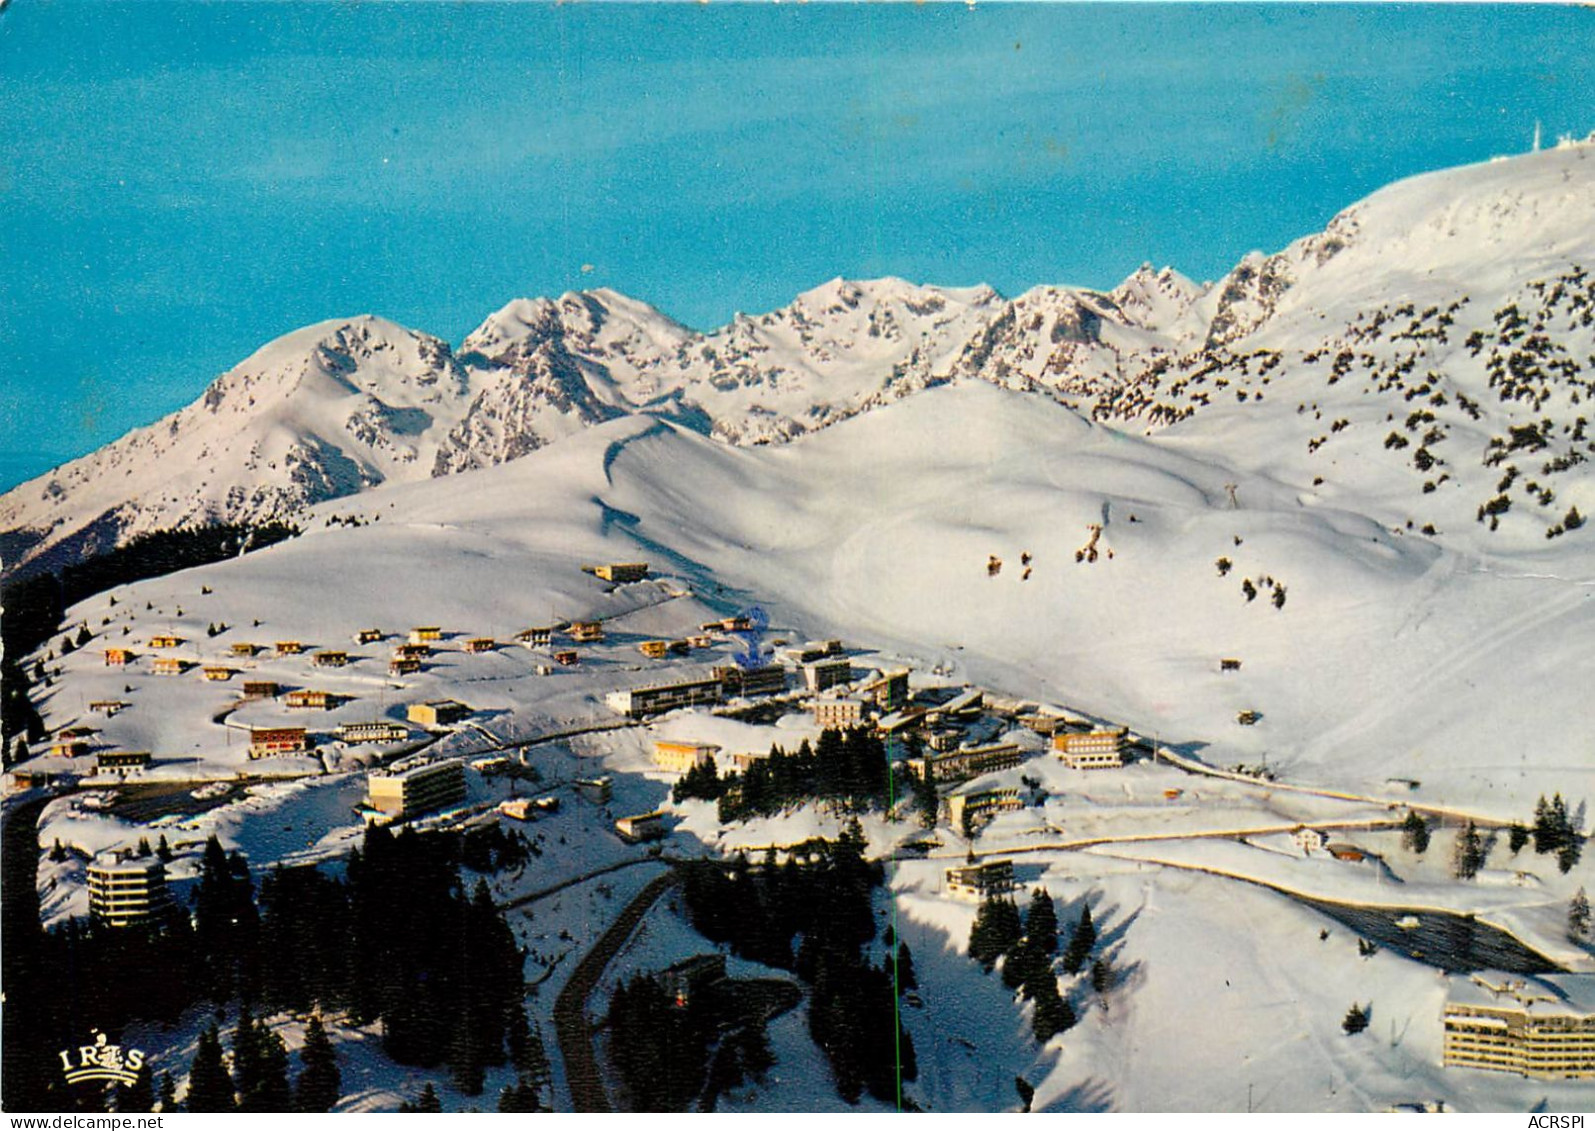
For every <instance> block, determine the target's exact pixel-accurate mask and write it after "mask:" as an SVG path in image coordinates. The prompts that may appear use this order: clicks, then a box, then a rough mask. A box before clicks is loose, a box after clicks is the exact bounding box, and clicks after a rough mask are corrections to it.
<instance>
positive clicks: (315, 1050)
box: [294, 1013, 343, 1112]
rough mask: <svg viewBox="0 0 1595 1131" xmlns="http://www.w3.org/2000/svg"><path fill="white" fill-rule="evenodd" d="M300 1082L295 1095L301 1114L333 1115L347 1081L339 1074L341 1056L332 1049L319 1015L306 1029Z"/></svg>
mask: <svg viewBox="0 0 1595 1131" xmlns="http://www.w3.org/2000/svg"><path fill="white" fill-rule="evenodd" d="M299 1064H300V1071H299V1081H298V1086H297V1088H296V1090H295V1094H294V1109H295V1110H297V1111H307V1112H308V1111H330V1110H332V1105H333V1104H335V1103H337V1102H338V1096H339V1093H340V1091H341V1089H342V1087H343V1077H342V1074H341V1073H340V1072H339V1071H338V1052H337V1050H336V1049H334V1048H333V1047H332V1040H331V1038H329V1037H328V1036H327V1030H326V1028H325V1027H324V1026H323V1025H322V1024H321V1015H320V1014H319V1013H318V1014H316V1015H315V1016H313V1017H311V1018H310V1024H309V1026H307V1027H306V1029H305V1045H304V1047H303V1048H302V1049H300V1050H299Z"/></svg>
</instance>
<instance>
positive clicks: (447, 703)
mask: <svg viewBox="0 0 1595 1131" xmlns="http://www.w3.org/2000/svg"><path fill="white" fill-rule="evenodd" d="M470 713H471V709H470V708H469V707H467V706H466V705H465V704H464V703H457V702H455V701H454V700H453V699H433V700H430V701H428V702H426V703H411V704H410V706H409V707H408V708H407V709H406V711H405V717H406V718H408V719H409V720H410V721H411V722H412V723H418V724H420V725H421V726H424V727H445V726H448V725H449V724H451V723H457V722H459V721H460V720H461V719H463V718H465V717H466V716H467V715H469V714H470Z"/></svg>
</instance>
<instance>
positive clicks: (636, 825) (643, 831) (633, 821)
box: [615, 809, 669, 844]
mask: <svg viewBox="0 0 1595 1131" xmlns="http://www.w3.org/2000/svg"><path fill="white" fill-rule="evenodd" d="M666 816H667V814H666V813H665V811H664V810H663V809H655V810H654V811H653V812H652V813H639V814H637V815H636V816H634V817H622V818H620V820H618V821H616V822H615V832H616V833H617V834H618V835H619V836H620V839H621V840H623V841H626V842H627V843H628V844H637V843H639V842H641V841H645V840H663V839H664V838H665V834H666V833H667V832H668V831H669V830H667V829H666V828H665V817H666Z"/></svg>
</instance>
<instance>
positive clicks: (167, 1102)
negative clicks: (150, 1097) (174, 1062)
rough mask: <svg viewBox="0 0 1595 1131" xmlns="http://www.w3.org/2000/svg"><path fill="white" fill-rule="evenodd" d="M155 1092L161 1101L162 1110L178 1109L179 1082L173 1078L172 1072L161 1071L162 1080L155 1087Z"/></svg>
mask: <svg viewBox="0 0 1595 1131" xmlns="http://www.w3.org/2000/svg"><path fill="white" fill-rule="evenodd" d="M155 1094H156V1096H157V1098H158V1099H159V1101H160V1110H161V1111H163V1112H166V1111H176V1110H177V1084H176V1082H175V1081H173V1080H172V1074H171V1073H170V1072H162V1073H161V1082H160V1085H159V1086H158V1087H157V1088H156V1089H155Z"/></svg>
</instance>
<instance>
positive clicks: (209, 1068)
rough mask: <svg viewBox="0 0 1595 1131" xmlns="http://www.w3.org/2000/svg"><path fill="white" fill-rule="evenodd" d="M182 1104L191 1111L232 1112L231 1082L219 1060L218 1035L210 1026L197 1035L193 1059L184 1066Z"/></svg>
mask: <svg viewBox="0 0 1595 1131" xmlns="http://www.w3.org/2000/svg"><path fill="white" fill-rule="evenodd" d="M184 1106H185V1107H186V1108H187V1109H188V1110H189V1111H191V1112H218V1111H235V1110H237V1104H236V1103H235V1102H234V1100H233V1081H232V1077H230V1076H229V1075H227V1067H226V1065H224V1064H223V1063H222V1039H221V1034H219V1033H218V1032H217V1031H216V1026H215V1025H212V1026H211V1027H210V1028H209V1029H206V1030H205V1031H204V1032H203V1033H201V1034H200V1036H199V1046H198V1048H196V1049H195V1050H194V1061H193V1063H192V1064H191V1065H190V1066H189V1069H188V1096H187V1098H186V1100H185V1103H184Z"/></svg>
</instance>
